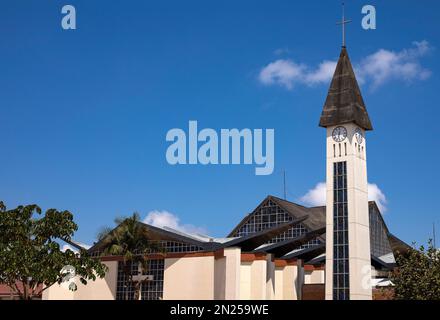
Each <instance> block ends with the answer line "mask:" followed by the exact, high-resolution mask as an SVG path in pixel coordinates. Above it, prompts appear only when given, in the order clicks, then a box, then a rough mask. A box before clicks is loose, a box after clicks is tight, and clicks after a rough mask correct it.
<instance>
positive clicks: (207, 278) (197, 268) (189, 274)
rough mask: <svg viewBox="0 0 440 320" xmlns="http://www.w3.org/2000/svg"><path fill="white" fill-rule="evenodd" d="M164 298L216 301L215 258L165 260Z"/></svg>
mask: <svg viewBox="0 0 440 320" xmlns="http://www.w3.org/2000/svg"><path fill="white" fill-rule="evenodd" d="M163 298H164V299H165V300H173V299H176V300H189V299H200V300H207V299H208V300H210V299H214V256H205V257H184V258H167V259H165V271H164V284H163Z"/></svg>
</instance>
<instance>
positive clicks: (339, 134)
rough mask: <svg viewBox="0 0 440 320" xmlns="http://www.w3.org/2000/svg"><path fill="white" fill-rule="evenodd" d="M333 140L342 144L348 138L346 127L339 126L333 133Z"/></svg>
mask: <svg viewBox="0 0 440 320" xmlns="http://www.w3.org/2000/svg"><path fill="white" fill-rule="evenodd" d="M332 137H333V140H335V141H336V142H342V141H344V140H345V138H347V129H345V127H342V126H339V127H336V128H334V129H333V132H332Z"/></svg>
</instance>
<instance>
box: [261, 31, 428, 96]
mask: <svg viewBox="0 0 440 320" xmlns="http://www.w3.org/2000/svg"><path fill="white" fill-rule="evenodd" d="M431 49H432V48H431V46H430V44H429V43H428V41H426V40H423V41H420V42H418V41H414V42H413V46H412V47H411V48H407V49H402V50H401V51H398V52H394V51H390V50H386V49H379V50H378V51H376V52H375V53H373V54H371V55H368V56H367V57H365V58H363V59H361V60H360V62H359V63H357V64H354V65H355V72H356V76H357V78H358V81H359V82H360V83H368V84H370V85H371V88H373V89H375V88H377V87H378V86H380V85H382V84H384V83H386V82H388V81H391V80H399V81H404V82H407V83H410V82H412V81H415V80H425V79H427V78H429V76H430V75H431V71H430V70H428V69H426V68H424V67H422V66H421V64H420V58H421V57H423V56H425V55H426V54H427V53H428V52H429V51H431ZM336 63H337V61H331V60H324V61H323V62H321V63H320V64H319V65H318V66H317V67H316V68H313V67H310V66H307V65H306V64H303V63H297V62H294V61H292V60H290V59H278V60H276V61H274V62H271V63H269V64H268V65H266V66H265V67H263V68H262V69H261V71H260V73H259V75H258V79H259V81H260V82H261V83H263V84H264V85H279V86H282V87H285V88H286V89H289V90H290V89H292V88H293V87H294V86H295V85H296V84H303V85H307V86H312V85H316V84H320V83H325V84H328V83H329V82H330V80H331V78H332V76H333V73H334V70H335V68H336Z"/></svg>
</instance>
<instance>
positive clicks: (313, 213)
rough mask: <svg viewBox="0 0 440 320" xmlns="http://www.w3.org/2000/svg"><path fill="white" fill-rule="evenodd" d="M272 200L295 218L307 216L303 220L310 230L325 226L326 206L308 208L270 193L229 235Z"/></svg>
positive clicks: (231, 235) (232, 234)
mask: <svg viewBox="0 0 440 320" xmlns="http://www.w3.org/2000/svg"><path fill="white" fill-rule="evenodd" d="M269 200H272V201H273V202H275V203H276V204H277V205H279V206H280V207H281V208H282V209H284V210H285V211H286V212H287V213H288V214H290V215H291V216H292V217H293V218H294V219H299V218H302V217H307V218H306V219H305V220H304V221H303V222H301V223H302V224H303V225H304V226H305V227H306V228H307V229H308V230H309V231H313V230H317V229H320V228H322V227H325V207H315V208H306V207H304V206H301V205H299V204H296V203H293V202H290V201H287V200H283V199H280V198H278V197H275V196H272V195H269V196H267V197H266V198H265V199H264V200H263V201H261V203H260V204H259V205H258V206H257V207H256V208H255V209H254V210H253V211H252V213H250V214H248V215H247V216H246V217H244V218H243V219H242V220H241V221H240V223H239V224H238V225H237V226H236V227H235V228H234V229H233V230H232V231H231V232H230V233H229V235H228V237H233V236H234V234H235V232H236V231H237V230H238V229H240V228H241V227H242V226H243V225H244V224H246V223H247V222H248V221H249V219H251V217H252V214H253V213H254V212H255V211H257V210H258V209H259V208H260V207H261V206H262V205H263V204H265V203H266V202H267V201H269Z"/></svg>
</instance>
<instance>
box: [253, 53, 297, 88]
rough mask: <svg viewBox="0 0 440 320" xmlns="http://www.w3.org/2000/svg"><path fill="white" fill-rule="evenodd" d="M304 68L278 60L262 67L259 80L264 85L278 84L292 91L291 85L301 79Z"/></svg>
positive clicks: (287, 61) (290, 62)
mask: <svg viewBox="0 0 440 320" xmlns="http://www.w3.org/2000/svg"><path fill="white" fill-rule="evenodd" d="M304 68H305V67H304V66H301V65H298V64H296V63H295V62H293V61H291V60H284V59H279V60H277V61H274V62H271V63H269V64H268V65H267V66H266V67H264V68H263V69H262V70H261V72H260V75H259V79H260V81H261V82H262V83H263V84H266V85H271V84H278V85H281V86H284V87H286V88H287V89H292V88H293V84H294V83H295V82H298V81H300V79H301V78H302V77H303V74H304Z"/></svg>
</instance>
